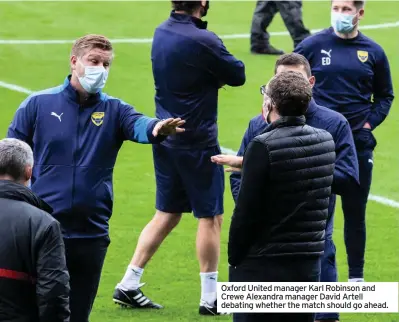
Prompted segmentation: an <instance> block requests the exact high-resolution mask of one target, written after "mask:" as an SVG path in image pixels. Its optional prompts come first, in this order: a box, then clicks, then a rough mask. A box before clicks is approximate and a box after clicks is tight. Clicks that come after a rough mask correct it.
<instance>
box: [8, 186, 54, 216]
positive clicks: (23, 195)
mask: <svg viewBox="0 0 399 322" xmlns="http://www.w3.org/2000/svg"><path fill="white" fill-rule="evenodd" d="M0 198H3V199H11V200H17V201H24V202H26V203H28V204H30V205H32V206H34V207H36V208H39V209H41V210H44V211H46V212H48V213H49V214H51V213H52V212H53V209H52V208H51V207H50V206H49V205H48V204H47V203H46V202H45V201H43V200H42V199H40V198H39V197H38V196H36V195H35V194H34V193H33V192H32V191H31V190H30V189H28V188H27V187H25V186H24V185H22V184H20V183H16V182H13V181H9V180H0Z"/></svg>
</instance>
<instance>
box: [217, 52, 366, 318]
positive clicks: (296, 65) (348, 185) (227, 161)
mask: <svg viewBox="0 0 399 322" xmlns="http://www.w3.org/2000/svg"><path fill="white" fill-rule="evenodd" d="M284 71H297V72H300V73H302V75H303V76H304V77H305V78H306V79H308V80H309V83H310V85H311V86H312V88H313V86H314V84H315V82H317V80H316V79H315V77H314V76H312V74H311V69H310V65H309V62H308V61H307V60H306V58H305V57H303V56H302V55H300V54H296V53H290V54H285V55H282V56H281V57H279V58H278V59H277V61H276V63H275V74H279V73H281V72H284ZM261 94H262V95H264V94H265V88H264V86H262V87H261ZM305 117H306V124H307V125H309V126H312V127H315V128H318V129H322V130H326V131H328V132H329V133H330V134H331V135H332V137H333V139H334V142H335V153H336V161H335V170H334V181H333V185H332V195H331V197H330V204H329V207H328V219H327V226H326V236H325V246H324V254H323V257H322V260H321V275H320V281H321V282H337V281H338V274H337V265H336V248H335V245H334V242H333V238H332V237H333V229H334V210H335V201H336V195H341V196H342V195H344V194H345V193H346V194H348V193H350V191H352V189H356V188H357V186H358V185H359V169H358V161H357V156H356V148H355V143H354V141H353V136H352V131H351V128H350V126H349V123H348V121H347V120H346V119H345V117H343V116H342V115H341V114H340V113H338V112H335V111H333V110H330V109H328V108H326V107H322V106H320V105H317V103H316V102H315V100H314V99H313V98H312V100H311V101H310V103H309V108H308V109H307V111H306V114H305ZM267 126H268V122H266V121H265V119H264V118H263V116H262V114H259V115H257V116H256V117H254V118H253V119H251V121H250V122H249V125H248V129H247V130H246V131H245V134H244V137H243V139H242V142H241V146H240V149H239V151H238V153H237V156H238V158H237V157H235V156H229V155H220V156H215V157H214V158H213V160H214V161H218V162H219V164H223V165H231V166H233V167H238V168H240V167H241V164H242V156H243V155H244V152H245V150H246V148H247V146H248V144H249V142H251V140H252V139H253V138H255V137H256V136H258V135H259V134H261V133H262V132H263V131H264V130H265V129H266V128H267ZM228 171H230V170H228ZM240 184H241V172H239V171H236V172H233V173H232V174H231V175H230V187H231V193H232V195H233V199H234V201H235V202H236V201H237V197H238V191H239V189H240ZM337 315H338V313H328V315H325V316H329V317H335V316H337Z"/></svg>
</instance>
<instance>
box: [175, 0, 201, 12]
mask: <svg viewBox="0 0 399 322" xmlns="http://www.w3.org/2000/svg"><path fill="white" fill-rule="evenodd" d="M172 7H173V10H176V11H184V12H186V13H188V14H190V15H191V14H193V13H194V12H195V11H196V10H197V9H198V8H199V7H201V1H172Z"/></svg>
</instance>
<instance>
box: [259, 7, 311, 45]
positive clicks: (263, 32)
mask: <svg viewBox="0 0 399 322" xmlns="http://www.w3.org/2000/svg"><path fill="white" fill-rule="evenodd" d="M277 12H280V14H281V17H282V18H283V21H284V24H285V26H286V27H287V29H288V32H289V33H290V35H291V38H292V40H293V41H294V47H296V45H298V44H299V43H300V42H301V41H302V40H304V39H305V38H306V37H308V36H310V31H309V30H307V29H306V28H305V26H304V24H303V21H302V1H257V2H256V8H255V12H254V15H253V18H252V27H251V49H252V50H260V49H264V48H265V47H267V46H268V45H269V38H270V35H269V33H268V32H267V27H269V25H270V23H271V22H272V20H273V18H274V16H275V15H276V13H277Z"/></svg>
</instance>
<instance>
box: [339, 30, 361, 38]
mask: <svg viewBox="0 0 399 322" xmlns="http://www.w3.org/2000/svg"><path fill="white" fill-rule="evenodd" d="M334 32H335V34H336V35H337V36H338V37H339V38H342V39H353V38H355V37H357V35H358V34H359V31H358V30H357V28H355V29H353V31H352V32H350V33H349V34H343V33H340V32H337V31H335V30H334Z"/></svg>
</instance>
